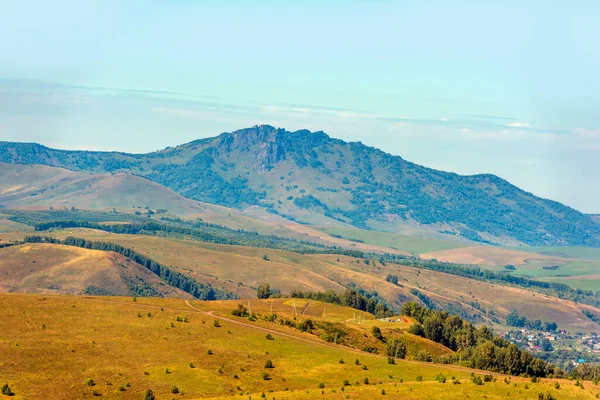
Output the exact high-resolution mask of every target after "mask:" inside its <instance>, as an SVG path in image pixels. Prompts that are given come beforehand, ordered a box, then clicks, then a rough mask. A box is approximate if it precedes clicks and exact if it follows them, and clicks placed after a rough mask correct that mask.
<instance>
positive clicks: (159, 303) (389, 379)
mask: <svg viewBox="0 0 600 400" xmlns="http://www.w3.org/2000/svg"><path fill="white" fill-rule="evenodd" d="M193 304H194V305H198V306H202V308H206V309H210V308H211V307H210V305H211V303H208V302H204V303H201V302H194V303H193ZM231 304H234V303H231ZM0 310H1V311H0V316H1V319H2V324H0V354H2V357H1V358H0V371H1V374H0V383H2V384H3V383H8V384H10V387H11V388H12V390H13V391H14V392H15V393H16V396H15V397H14V398H15V399H41V398H44V399H57V400H60V399H75V398H92V397H93V396H92V391H97V393H98V394H100V395H102V397H101V398H106V399H141V398H143V393H144V392H145V390H146V389H147V388H151V389H152V390H153V391H154V392H155V394H156V396H157V398H158V399H164V398H172V397H176V396H174V395H172V394H171V389H172V388H173V387H174V386H177V387H178V389H179V390H180V391H183V393H184V396H185V398H189V399H199V398H248V397H249V396H250V397H252V398H260V395H261V393H266V394H267V395H268V398H272V397H275V398H277V399H279V398H287V399H306V398H314V397H319V398H330V399H338V398H351V399H365V398H379V396H381V390H382V389H383V390H385V391H386V393H387V396H388V397H386V398H403V399H421V398H425V397H427V396H430V397H431V398H444V399H447V398H448V399H462V398H466V397H465V396H469V397H470V398H484V396H485V397H487V398H488V399H500V398H505V397H506V396H508V395H510V396H511V397H515V398H519V399H522V398H525V399H537V395H538V393H539V392H551V393H553V394H554V395H555V396H556V397H557V398H559V399H561V400H563V399H568V400H570V399H592V398H594V396H595V394H596V393H597V392H598V391H599V390H598V387H596V386H594V385H593V384H592V383H590V382H585V383H584V386H585V389H580V388H579V387H575V385H574V382H569V381H564V380H562V381H560V384H561V388H560V389H559V390H556V389H554V388H553V381H552V380H543V382H541V383H535V384H534V383H530V382H529V381H528V380H524V379H520V378H514V377H513V378H510V379H511V383H510V384H506V383H504V382H503V379H504V378H503V377H502V376H499V377H498V380H497V381H496V382H495V383H486V384H484V385H483V386H476V385H474V384H472V383H470V382H469V379H468V378H469V376H470V374H471V372H472V371H471V370H468V369H464V368H463V369H459V368H457V367H455V366H447V365H433V364H427V363H419V362H411V361H398V363H397V364H396V365H390V364H388V363H387V359H386V358H385V357H382V356H378V355H372V354H367V353H357V352H356V351H353V350H351V349H347V348H344V347H341V346H335V345H328V344H325V343H324V342H320V341H318V339H313V338H312V337H311V336H310V335H305V336H304V337H302V338H297V337H293V336H287V335H284V334H283V333H279V332H274V333H273V336H274V340H267V339H266V338H265V331H264V330H261V329H259V327H253V326H247V325H240V324H238V323H236V321H230V320H228V319H221V320H220V323H219V325H220V327H214V326H213V321H214V319H215V318H218V317H214V316H210V315H206V314H203V313H201V312H197V311H194V310H193V309H191V308H190V307H189V306H187V305H186V303H185V302H184V301H183V300H176V299H138V301H136V302H134V301H132V299H131V298H94V297H77V296H42V295H16V294H3V295H0ZM178 316H179V317H182V318H184V317H187V318H188V322H187V323H186V322H178V321H177V317H178ZM209 349H210V350H211V352H212V355H209V354H207V351H208V350H209ZM356 358H358V359H360V364H361V365H355V364H354V362H353V361H354V359H356ZM269 359H270V360H272V362H273V364H274V366H275V368H273V369H265V368H264V365H265V362H266V361H267V360H269ZM340 359H344V360H345V361H346V362H345V363H344V364H340V363H339V360H340ZM190 363H192V364H193V365H192V366H193V368H192V367H191V366H190ZM362 365H366V366H368V369H367V370H363V369H362ZM167 369H168V373H167ZM263 372H266V373H268V374H269V375H270V378H271V379H269V380H263V379H262V377H261V374H262V373H263ZM474 372H475V373H478V374H483V373H482V372H479V371H474ZM439 374H442V375H444V376H445V377H446V378H447V379H448V381H447V382H446V383H444V384H442V383H438V382H436V381H435V377H436V376H437V375H439ZM235 376H237V378H236V377H235ZM417 376H421V377H422V382H417ZM452 377H455V378H457V379H460V380H461V385H452V384H451V383H450V380H451V378H452ZM365 378H368V379H369V384H368V385H365V383H364V379H365ZM88 379H93V380H94V382H95V385H94V386H88V385H86V384H85V382H86V380H88ZM344 380H348V382H349V383H350V386H347V387H344V391H343V392H342V390H341V388H342V387H343V381H344ZM401 382H402V383H401ZM321 383H322V384H323V386H324V388H319V385H320V384H321ZM128 384H129V385H128ZM525 385H527V387H528V388H526V387H525ZM121 386H122V387H123V389H125V390H124V391H121V390H120V387H121ZM238 387H239V389H238ZM322 392H324V394H321V393H322ZM240 394H244V395H245V397H240ZM346 396H348V397H346Z"/></svg>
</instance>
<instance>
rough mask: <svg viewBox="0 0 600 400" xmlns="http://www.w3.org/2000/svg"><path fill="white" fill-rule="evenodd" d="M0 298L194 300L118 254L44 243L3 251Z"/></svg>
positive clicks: (0, 258) (0, 271) (0, 259)
mask: <svg viewBox="0 0 600 400" xmlns="http://www.w3.org/2000/svg"><path fill="white" fill-rule="evenodd" d="M0 292H21V293H48V294H52V293H54V294H101V295H113V296H129V295H150V296H158V297H163V296H165V297H182V298H191V296H190V295H188V294H187V293H185V292H183V291H181V290H179V289H176V288H174V287H172V286H169V285H168V284H166V283H165V282H164V281H162V280H161V279H160V278H158V277H157V276H156V275H154V274H153V273H152V272H150V271H149V270H148V269H146V268H144V267H143V266H141V265H139V264H137V263H135V262H133V261H131V260H129V259H127V258H125V257H123V256H121V255H119V254H116V253H112V252H104V251H99V250H89V249H82V248H77V247H72V246H62V245H56V244H43V243H40V244H27V245H20V246H13V247H7V248H2V249H0Z"/></svg>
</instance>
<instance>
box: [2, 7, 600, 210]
mask: <svg viewBox="0 0 600 400" xmlns="http://www.w3.org/2000/svg"><path fill="white" fill-rule="evenodd" d="M0 10H1V11H0V37H1V38H2V39H0V55H1V57H2V62H0V140H18V141H35V142H40V143H43V144H46V145H49V146H54V147H59V148H86V149H106V150H108V149H117V150H124V151H131V152H145V151H151V150H155V149H158V148H163V147H166V146H169V145H176V144H180V143H183V142H187V141H190V140H194V139H197V138H201V137H207V136H214V135H217V134H219V133H221V132H223V131H231V130H235V129H239V128H242V127H248V126H251V125H255V124H261V123H268V124H272V125H276V126H280V127H284V128H287V129H290V130H296V129H302V128H308V129H311V130H324V131H326V132H327V133H329V134H330V135H331V136H334V137H338V138H342V139H345V140H360V141H362V142H364V143H365V144H368V145H372V146H375V147H379V148H382V149H383V150H385V151H388V152H390V153H393V154H399V155H401V156H403V157H404V158H406V159H408V160H411V161H414V162H417V163H420V164H423V165H427V166H431V167H434V168H439V169H444V170H449V171H454V172H458V173H463V174H471V173H488V172H489V173H495V174H497V175H500V176H501V177H503V178H505V179H508V180H509V181H510V182H512V183H514V184H517V185H519V186H520V187H522V188H524V189H526V190H529V191H531V192H533V193H535V194H537V195H540V196H543V197H548V198H552V199H555V200H558V201H561V202H564V203H566V204H568V205H571V206H573V207H575V208H577V209H579V210H581V211H584V212H600V185H598V177H599V176H600V46H599V45H598V39H599V38H600V24H598V22H597V21H598V20H600V2H598V1H594V0H590V1H577V0H575V1H568V2H566V1H548V0H546V1H526V0H522V1H510V0H504V1H492V0H487V1H465V0H460V1H450V0H446V1H427V0H420V1H417V0H415V1H366V0H364V1H325V0H322V1H250V0H246V1H227V0H222V1H191V0H187V1H186V0H179V1H167V0H162V1H159V0H145V1H133V0H132V1H126V0H121V1H113V0H102V1H95V2H94V1H86V0H72V1H61V0H57V1H52V2H47V1H41V0H40V1H28V0H19V1H8V0H0Z"/></svg>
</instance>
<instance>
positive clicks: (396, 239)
mask: <svg viewBox="0 0 600 400" xmlns="http://www.w3.org/2000/svg"><path fill="white" fill-rule="evenodd" d="M321 230H322V231H323V232H325V233H327V234H329V235H338V236H341V237H342V238H344V239H350V240H352V239H354V240H360V241H363V242H364V243H367V244H372V245H377V246H382V247H388V248H391V249H396V250H400V251H405V252H408V253H410V254H416V255H418V254H422V253H429V252H434V251H441V250H447V249H454V248H460V247H466V246H470V245H469V244H467V243H463V242H459V241H458V240H456V241H454V240H442V239H433V238H424V237H420V236H409V235H402V234H398V233H391V232H377V231H365V230H362V229H356V228H323V229H321Z"/></svg>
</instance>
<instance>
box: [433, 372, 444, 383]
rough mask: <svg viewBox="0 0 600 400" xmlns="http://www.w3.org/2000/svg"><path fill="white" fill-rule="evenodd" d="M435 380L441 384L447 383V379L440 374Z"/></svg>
mask: <svg viewBox="0 0 600 400" xmlns="http://www.w3.org/2000/svg"><path fill="white" fill-rule="evenodd" d="M435 380H436V381H438V382H439V383H446V377H445V376H444V375H443V374H438V375H437V376H436V377H435Z"/></svg>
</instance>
